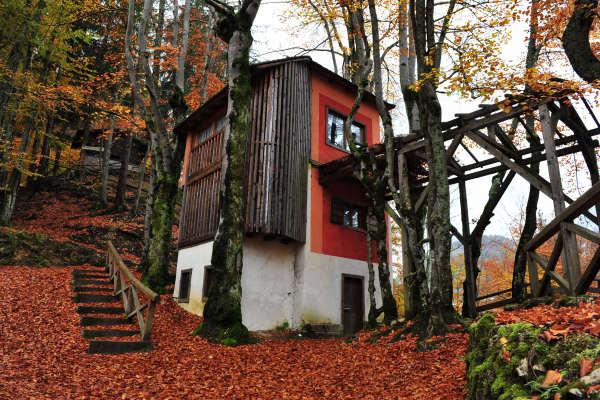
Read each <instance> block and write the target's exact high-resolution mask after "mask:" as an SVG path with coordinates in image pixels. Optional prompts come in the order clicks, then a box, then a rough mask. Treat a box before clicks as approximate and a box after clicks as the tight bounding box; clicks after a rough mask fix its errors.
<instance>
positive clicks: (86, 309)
mask: <svg viewBox="0 0 600 400" xmlns="http://www.w3.org/2000/svg"><path fill="white" fill-rule="evenodd" d="M77 313H78V314H125V311H124V310H123V308H122V307H96V306H78V307H77Z"/></svg>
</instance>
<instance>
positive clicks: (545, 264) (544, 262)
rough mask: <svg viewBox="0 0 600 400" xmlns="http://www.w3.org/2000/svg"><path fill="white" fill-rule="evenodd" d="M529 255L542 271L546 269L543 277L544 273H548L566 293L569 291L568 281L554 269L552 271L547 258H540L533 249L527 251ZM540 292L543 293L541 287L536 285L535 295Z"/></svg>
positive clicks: (539, 294) (538, 294)
mask: <svg viewBox="0 0 600 400" xmlns="http://www.w3.org/2000/svg"><path fill="white" fill-rule="evenodd" d="M529 255H530V256H531V258H533V259H534V260H535V262H536V263H537V264H538V265H539V266H540V267H542V269H543V270H544V271H546V274H545V275H544V277H546V275H548V276H549V277H550V278H551V279H553V280H554V281H556V283H558V284H559V285H560V287H561V288H562V289H563V290H564V291H565V292H567V294H569V293H571V287H570V286H569V282H568V281H567V280H566V279H565V278H563V277H562V276H560V275H559V274H557V273H556V271H554V269H551V268H550V266H549V262H548V260H545V259H544V258H542V257H541V256H540V255H539V254H537V253H536V252H535V251H531V252H529ZM557 259H558V258H557ZM555 265H556V264H555ZM542 294H543V290H542V287H541V286H538V292H537V296H538V297H539V296H541V295H542Z"/></svg>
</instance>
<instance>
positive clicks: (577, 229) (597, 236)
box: [563, 222, 600, 244]
mask: <svg viewBox="0 0 600 400" xmlns="http://www.w3.org/2000/svg"><path fill="white" fill-rule="evenodd" d="M563 225H564V226H565V227H566V228H567V229H568V230H569V231H571V232H573V233H575V234H577V235H579V236H581V237H583V238H586V239H587V240H589V241H591V242H594V243H596V244H600V233H598V232H594V231H591V230H589V229H587V228H584V227H583V226H579V225H575V224H571V223H569V222H564V223H563Z"/></svg>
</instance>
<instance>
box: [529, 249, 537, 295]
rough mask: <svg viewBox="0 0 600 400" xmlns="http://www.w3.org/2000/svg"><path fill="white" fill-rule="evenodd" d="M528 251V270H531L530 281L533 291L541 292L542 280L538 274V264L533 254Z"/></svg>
mask: <svg viewBox="0 0 600 400" xmlns="http://www.w3.org/2000/svg"><path fill="white" fill-rule="evenodd" d="M532 253H533V251H528V252H527V270H528V271H529V283H530V284H531V293H539V287H540V281H539V276H538V270H537V264H536V262H535V260H534V259H533V257H532V256H531V254H532Z"/></svg>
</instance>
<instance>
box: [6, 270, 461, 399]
mask: <svg viewBox="0 0 600 400" xmlns="http://www.w3.org/2000/svg"><path fill="white" fill-rule="evenodd" d="M72 269H73V268H30V267H0V291H1V292H2V293H3V296H1V297H0V321H2V323H1V324H0V365H2V368H1V369H0V397H6V398H14V399H21V398H30V397H32V398H36V399H46V398H47V399H56V398H83V397H84V396H85V397H86V398H93V399H114V398H126V399H141V398H146V399H151V398H152V397H154V398H156V399H163V398H170V399H177V398H198V399H248V398H262V399H284V398H285V399H300V398H306V399H320V398H336V399H337V398H340V399H341V398H361V399H388V398H389V399H392V398H393V399H423V398H432V399H457V398H463V397H464V396H465V383H466V377H465V365H464V361H463V360H462V357H464V355H465V350H466V335H464V334H451V335H449V336H447V337H446V338H445V339H444V340H443V341H442V342H441V343H440V344H439V347H438V348H436V349H435V350H431V351H428V352H418V351H417V350H416V340H415V339H414V338H409V339H407V340H405V341H400V342H397V343H386V344H369V343H365V342H363V341H358V342H355V343H351V344H347V343H345V342H344V341H343V340H339V339H322V340H276V341H272V342H267V343H264V344H257V345H251V346H242V347H237V348H228V347H224V346H220V345H213V344H210V343H207V342H206V341H205V340H203V339H201V338H200V337H192V336H190V334H189V332H191V331H192V330H193V329H194V328H195V327H196V326H197V325H198V323H199V322H200V318H199V317H196V316H194V315H191V314H189V313H187V312H185V311H184V310H183V309H182V308H180V307H179V306H178V305H177V304H176V303H175V302H174V301H173V300H172V299H170V298H168V295H165V296H163V297H164V300H163V301H162V302H161V304H159V305H158V306H157V309H156V316H155V319H154V327H153V332H152V340H153V345H154V346H155V347H156V350H154V351H152V352H150V353H141V354H125V355H118V356H100V355H88V354H86V350H87V346H88V342H87V340H86V339H82V337H81V330H82V328H81V326H80V325H79V315H78V314H76V313H75V304H73V303H72V302H71V299H70V296H71V295H72V293H71V288H70V287H69V282H70V280H71V270H72ZM140 390H143V391H142V392H140Z"/></svg>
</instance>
